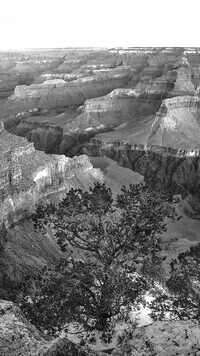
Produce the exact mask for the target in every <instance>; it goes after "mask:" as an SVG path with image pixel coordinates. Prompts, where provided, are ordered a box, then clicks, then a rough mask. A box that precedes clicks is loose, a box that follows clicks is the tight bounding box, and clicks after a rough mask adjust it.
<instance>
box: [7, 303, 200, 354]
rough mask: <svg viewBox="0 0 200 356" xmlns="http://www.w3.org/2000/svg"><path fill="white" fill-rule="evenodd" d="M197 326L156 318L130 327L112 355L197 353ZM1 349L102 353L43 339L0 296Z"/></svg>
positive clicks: (199, 330) (65, 341) (199, 331)
mask: <svg viewBox="0 0 200 356" xmlns="http://www.w3.org/2000/svg"><path fill="white" fill-rule="evenodd" d="M199 338H200V328H199V326H198V324H197V323H196V322H195V321H192V320H187V321H171V322H155V323H153V324H150V325H147V326H143V327H139V328H136V329H135V330H133V329H132V330H131V329H130V330H129V331H128V332H127V333H126V334H125V336H124V337H123V340H122V341H121V342H120V343H118V345H117V346H116V348H115V349H114V350H111V355H113V356H129V355H134V356H152V355H157V356H175V355H180V356H182V355H185V356H191V355H192V356H195V355H196V356H198V355H199V354H200V342H199ZM0 353H1V355H2V356H10V355H12V356H17V355H23V356H39V355H40V356H56V355H57V356H60V355H63V356H102V355H105V353H102V352H95V351H92V350H91V349H89V348H88V347H87V346H86V347H81V346H79V345H75V344H74V343H72V342H71V341H69V340H68V339H67V338H64V337H57V338H56V339H53V340H47V339H45V338H44V337H43V336H42V335H41V334H40V333H39V332H38V330H37V329H36V328H35V327H34V326H33V325H31V324H30V323H29V322H28V321H27V319H26V318H25V317H24V316H23V315H22V313H21V311H20V309H19V308H18V307H17V306H16V305H15V304H13V303H12V302H9V301H5V300H0Z"/></svg>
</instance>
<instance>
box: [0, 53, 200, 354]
mask: <svg viewBox="0 0 200 356" xmlns="http://www.w3.org/2000/svg"><path fill="white" fill-rule="evenodd" d="M199 322H200V48H197V47H113V48H100V47H94V48H93V47H91V48H90V47H76V48H72V47H68V48H64V47H63V48H49V49H48V48H46V49H44V48H43V49H42V48H41V49H39V48H38V49H21V50H14V49H13V50H2V51H0V355H2V356H3V355H4V356H17V355H22V356H26V355H27V356H28V355H46V356H50V355H57V356H62V355H63V356H64V355H66V356H87V355H88V356H90V355H91V356H92V355H93V356H95V355H96V356H98V355H99V356H102V355H107V354H110V355H113V356H118V355H119V356H143V355H144V356H146V355H147V356H150V355H152V356H153V355H156V356H175V355H180V356H184V355H188V356H189V355H191V356H195V355H196V356H197V355H200V325H199Z"/></svg>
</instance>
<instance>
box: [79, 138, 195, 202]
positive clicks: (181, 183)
mask: <svg viewBox="0 0 200 356" xmlns="http://www.w3.org/2000/svg"><path fill="white" fill-rule="evenodd" d="M83 152H84V153H86V154H88V155H91V156H106V157H109V158H111V159H113V160H115V161H117V162H118V163H119V165H120V166H124V167H127V168H130V169H132V170H133V171H136V172H138V173H139V174H141V175H143V176H144V179H145V181H146V182H147V183H148V184H149V185H150V186H152V187H153V189H157V190H159V191H163V192H171V193H173V194H183V195H184V196H186V195H188V194H190V193H191V194H194V195H195V196H196V197H197V198H200V193H199V192H200V156H199V153H200V152H199V151H198V150H197V151H195V150H194V151H193V150H189V151H184V150H174V149H171V148H165V147H159V146H151V147H147V146H143V145H141V146H140V145H130V144H127V143H113V142H111V143H108V142H107V143H103V142H102V141H97V140H95V139H92V140H91V142H90V143H89V144H87V145H86V146H85V147H84V149H83Z"/></svg>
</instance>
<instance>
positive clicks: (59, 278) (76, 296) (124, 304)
mask: <svg viewBox="0 0 200 356" xmlns="http://www.w3.org/2000/svg"><path fill="white" fill-rule="evenodd" d="M170 214H171V213H170V212H169V209H168V204H165V203H164V201H163V199H162V198H161V197H160V196H159V195H157V194H156V193H155V192H152V191H150V190H149V189H148V188H147V187H146V186H145V185H142V184H138V185H130V187H129V188H126V187H123V188H122V190H121V193H120V194H118V195H117V197H116V200H115V201H113V197H112V192H111V190H110V188H107V187H106V186H105V184H101V183H96V184H94V186H93V187H92V188H90V189H89V191H87V192H84V191H82V190H81V189H71V190H70V191H69V192H68V193H67V194H66V197H65V198H64V199H63V201H61V202H60V203H59V204H58V205H57V206H56V205H53V204H48V205H45V206H44V205H39V206H38V207H37V210H36V212H35V213H34V215H33V216H32V219H33V221H34V225H35V227H36V228H39V229H42V230H43V231H44V232H45V231H46V227H47V226H48V225H50V226H51V227H53V229H54V231H55V236H56V238H57V242H58V244H59V245H60V247H61V249H62V250H63V251H65V252H66V255H67V256H68V258H66V259H63V260H62V261H60V264H59V265H58V266H57V267H56V268H48V269H45V271H43V273H41V274H40V276H39V277H38V279H37V280H36V281H35V288H34V291H32V293H31V292H30V291H29V292H27V291H25V293H24V298H23V300H22V302H21V307H22V309H23V311H24V312H25V314H26V315H27V316H28V317H29V319H30V320H31V321H32V323H34V324H35V325H36V326H37V327H39V328H40V329H42V330H44V329H45V330H48V332H49V333H50V334H51V333H53V334H54V333H55V332H56V331H57V330H61V329H62V328H63V326H64V325H65V324H66V323H70V322H77V323H78V324H79V325H82V326H83V327H84V329H85V330H91V329H97V330H101V331H105V330H108V329H109V328H110V326H111V325H114V324H115V323H116V322H117V321H118V320H128V318H129V314H130V310H131V309H132V308H134V307H136V306H137V305H138V303H139V302H141V300H142V297H143V296H144V294H145V293H146V291H147V290H148V289H149V288H151V287H152V285H153V283H154V282H155V281H156V280H157V281H158V280H159V278H160V274H161V264H162V258H161V255H160V250H161V248H160V237H159V235H160V234H161V233H162V232H163V231H164V230H165V229H166V227H165V222H164V218H165V217H166V216H167V215H170ZM28 294H29V296H28Z"/></svg>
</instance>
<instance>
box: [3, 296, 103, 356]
mask: <svg viewBox="0 0 200 356" xmlns="http://www.w3.org/2000/svg"><path fill="white" fill-rule="evenodd" d="M0 354H1V355H2V356H11V355H12V356H17V355H23V356H39V355H41V356H56V355H57V356H59V355H67V356H74V355H77V356H86V355H87V356H90V355H91V356H101V355H102V354H101V353H96V352H93V351H91V350H90V349H89V348H81V347H79V346H77V345H75V344H73V343H72V342H70V341H69V340H68V339H67V338H61V337H58V338H55V339H53V340H51V341H50V340H49V341H47V340H45V339H44V337H42V335H41V333H39V331H38V330H37V329H36V328H35V327H34V326H33V325H31V324H30V322H29V321H28V320H27V319H26V318H25V317H24V316H23V315H22V312H21V311H20V309H19V308H18V307H17V306H16V305H15V304H14V303H12V302H9V301H6V300H0Z"/></svg>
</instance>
